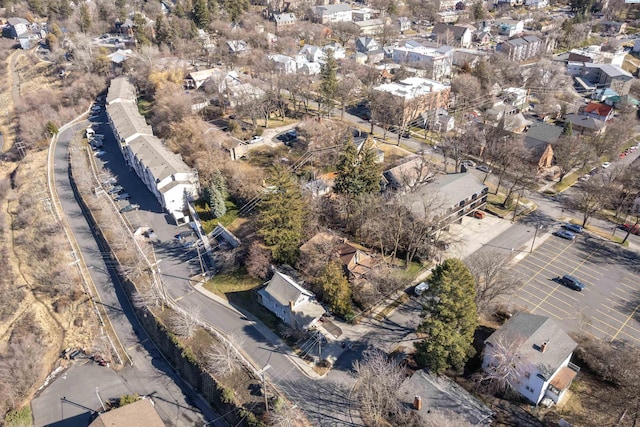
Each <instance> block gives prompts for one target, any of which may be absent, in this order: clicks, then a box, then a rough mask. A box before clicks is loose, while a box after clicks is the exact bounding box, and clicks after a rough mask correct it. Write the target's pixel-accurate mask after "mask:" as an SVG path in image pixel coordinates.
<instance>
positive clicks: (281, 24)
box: [273, 13, 298, 30]
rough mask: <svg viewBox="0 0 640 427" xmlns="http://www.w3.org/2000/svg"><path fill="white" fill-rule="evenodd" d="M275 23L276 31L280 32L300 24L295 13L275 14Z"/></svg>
mask: <svg viewBox="0 0 640 427" xmlns="http://www.w3.org/2000/svg"><path fill="white" fill-rule="evenodd" d="M273 22H275V23H276V30H280V29H282V28H285V27H290V26H291V25H293V24H295V23H296V22H298V19H297V18H296V15H295V13H274V14H273Z"/></svg>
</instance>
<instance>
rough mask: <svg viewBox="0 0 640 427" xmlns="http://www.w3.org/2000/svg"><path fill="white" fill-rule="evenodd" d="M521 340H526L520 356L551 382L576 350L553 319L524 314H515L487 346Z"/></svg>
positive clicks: (520, 350)
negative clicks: (553, 376)
mask: <svg viewBox="0 0 640 427" xmlns="http://www.w3.org/2000/svg"><path fill="white" fill-rule="evenodd" d="M518 339H523V340H524V341H523V342H522V344H521V345H520V347H519V348H518V350H517V351H518V355H519V356H520V357H521V358H524V359H525V360H527V361H529V362H530V363H531V364H533V365H534V366H535V367H537V368H538V370H539V371H540V373H541V374H542V375H544V376H545V378H547V379H549V378H551V376H552V375H553V374H554V373H555V372H556V371H557V370H558V368H560V365H562V363H563V362H564V361H565V360H566V359H567V358H568V357H569V356H570V355H571V354H572V353H573V350H575V348H576V347H577V344H576V342H575V341H573V340H572V339H571V337H569V335H567V333H566V332H564V331H563V330H562V329H561V328H560V327H559V326H558V324H557V323H556V322H554V321H553V320H552V319H550V318H548V317H546V316H539V315H537V314H531V313H525V312H518V313H516V314H514V315H513V317H511V319H509V320H508V321H507V322H506V323H505V324H504V325H502V326H501V327H500V328H499V329H498V330H497V331H495V332H494V333H493V334H492V335H491V336H490V337H489V338H487V339H486V341H485V343H488V344H491V345H495V344H496V343H498V342H507V343H509V342H514V341H516V340H518ZM545 343H546V344H545ZM543 344H544V351H542V346H543Z"/></svg>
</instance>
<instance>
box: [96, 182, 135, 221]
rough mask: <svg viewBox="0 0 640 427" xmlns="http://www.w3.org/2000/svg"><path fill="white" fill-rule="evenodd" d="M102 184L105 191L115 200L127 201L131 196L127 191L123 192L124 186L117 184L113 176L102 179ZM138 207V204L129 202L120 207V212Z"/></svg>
mask: <svg viewBox="0 0 640 427" xmlns="http://www.w3.org/2000/svg"><path fill="white" fill-rule="evenodd" d="M102 185H103V186H104V187H106V188H107V193H108V194H109V195H111V197H113V199H114V200H115V201H117V202H119V201H128V200H129V199H130V198H131V196H130V195H129V193H125V192H123V191H124V188H123V187H122V186H121V185H118V181H117V180H116V179H115V178H109V179H107V180H105V181H103V182H102ZM138 209H140V205H138V204H136V203H129V204H127V205H126V206H124V207H123V208H122V209H120V213H127V212H131V211H136V210H138Z"/></svg>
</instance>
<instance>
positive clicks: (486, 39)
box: [471, 30, 491, 46]
mask: <svg viewBox="0 0 640 427" xmlns="http://www.w3.org/2000/svg"><path fill="white" fill-rule="evenodd" d="M471 41H472V42H474V43H476V44H479V45H480V46H483V45H485V44H489V43H490V42H491V33H489V32H488V31H484V30H478V31H474V32H473V34H471Z"/></svg>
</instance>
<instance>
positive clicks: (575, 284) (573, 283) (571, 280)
mask: <svg viewBox="0 0 640 427" xmlns="http://www.w3.org/2000/svg"><path fill="white" fill-rule="evenodd" d="M558 281H559V282H560V283H562V284H563V285H565V286H566V287H568V288H571V289H573V290H574V291H578V292H582V290H583V289H584V288H585V286H584V283H582V282H581V281H580V280H578V279H577V278H576V277H573V276H570V275H569V274H565V275H564V276H562V277H561V278H560V279H559V280H558Z"/></svg>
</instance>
